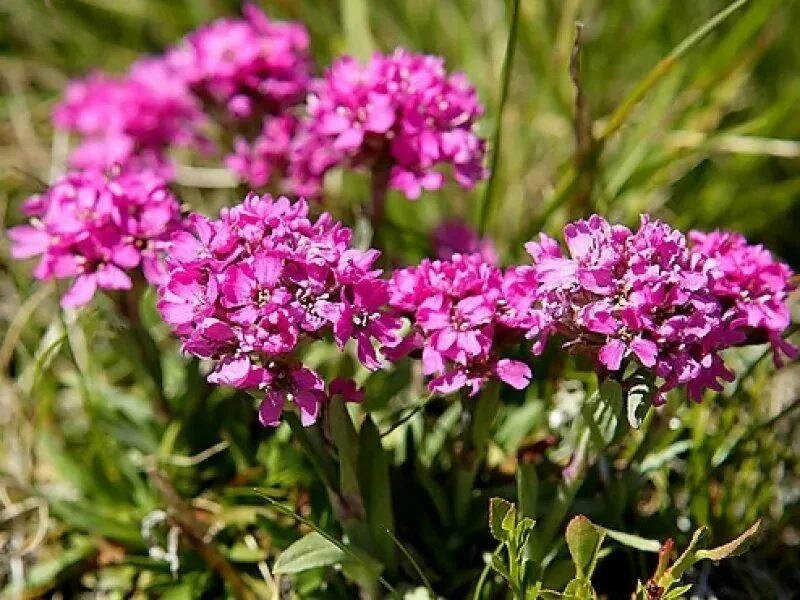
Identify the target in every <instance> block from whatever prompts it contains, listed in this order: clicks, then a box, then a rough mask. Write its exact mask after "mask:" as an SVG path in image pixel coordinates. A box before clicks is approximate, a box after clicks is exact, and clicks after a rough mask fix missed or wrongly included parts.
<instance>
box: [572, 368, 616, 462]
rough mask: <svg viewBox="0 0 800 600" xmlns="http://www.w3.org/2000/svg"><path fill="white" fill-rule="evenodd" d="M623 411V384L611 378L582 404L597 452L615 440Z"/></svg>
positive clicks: (582, 410) (584, 416)
mask: <svg viewBox="0 0 800 600" xmlns="http://www.w3.org/2000/svg"><path fill="white" fill-rule="evenodd" d="M621 413H622V386H621V385H620V384H619V383H618V382H616V381H614V380H611V379H609V380H606V381H605V382H603V385H601V386H600V389H599V390H598V391H597V393H595V394H592V396H590V397H589V398H588V399H587V400H586V401H585V402H584V403H583V405H582V406H581V414H582V415H583V418H584V420H585V421H586V425H587V426H588V428H589V432H590V435H591V440H592V445H593V446H594V450H595V451H596V452H599V451H602V450H604V449H605V448H606V447H607V446H608V445H609V444H610V443H611V442H612V441H613V440H614V436H615V435H616V433H617V426H618V425H619V417H620V414H621Z"/></svg>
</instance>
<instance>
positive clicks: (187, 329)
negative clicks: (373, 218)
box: [158, 194, 402, 425]
mask: <svg viewBox="0 0 800 600" xmlns="http://www.w3.org/2000/svg"><path fill="white" fill-rule="evenodd" d="M351 237H352V236H351V232H350V230H349V229H347V228H346V227H343V226H342V224H341V223H338V222H336V221H334V220H333V219H332V218H331V216H330V215H328V214H323V215H321V216H320V217H319V218H318V219H317V220H316V221H312V220H311V219H309V217H308V204H307V203H306V202H305V201H303V200H300V201H297V202H295V203H292V202H290V201H289V200H287V199H286V198H279V199H277V200H273V199H272V198H271V197H270V196H261V197H259V196H258V195H256V194H250V195H248V196H247V197H246V198H245V200H244V202H243V203H242V204H239V205H237V206H234V207H231V208H225V209H223V210H222V211H221V212H220V216H219V219H214V220H212V219H207V218H205V217H202V216H200V215H193V216H192V217H191V218H190V228H189V231H182V232H178V233H176V234H175V236H174V237H173V240H172V244H171V248H170V252H169V255H168V260H167V268H168V272H169V277H168V279H167V280H166V282H165V283H164V284H163V285H162V286H161V287H160V288H159V302H158V307H159V309H160V311H161V313H162V315H163V316H164V319H165V320H166V321H167V323H169V324H170V325H171V326H172V328H173V330H174V331H175V333H176V334H177V335H178V336H179V337H180V338H181V340H182V342H183V348H184V349H185V350H186V351H187V352H190V353H192V354H195V355H197V356H200V357H203V358H210V359H214V360H216V361H217V365H216V367H215V369H214V371H213V372H212V373H211V375H210V376H209V381H212V382H214V383H220V384H224V385H230V386H233V387H236V388H240V389H254V390H263V391H264V392H265V397H264V401H263V402H262V404H261V408H260V410H259V414H260V416H261V421H262V423H264V424H265V425H277V424H278V423H279V422H280V415H281V411H282V410H283V407H284V405H285V404H286V402H287V401H288V402H290V403H291V404H292V405H294V406H295V407H296V408H297V409H298V410H299V412H300V415H301V420H302V421H303V423H304V424H305V425H308V424H310V423H313V422H314V421H315V420H316V418H317V415H318V413H319V408H320V405H321V403H322V402H324V401H325V400H326V399H327V397H328V395H327V394H328V392H326V391H325V385H324V382H323V381H322V380H321V378H320V377H319V376H318V375H317V374H316V373H314V372H313V371H311V370H309V369H308V368H306V367H303V366H302V365H301V364H300V362H299V359H298V356H297V353H298V350H299V349H300V347H301V346H304V345H306V344H308V343H310V342H313V341H314V340H318V339H321V338H323V337H325V336H328V335H330V336H331V337H332V338H333V339H334V340H335V341H336V343H337V344H338V345H339V346H340V347H344V345H345V344H346V343H347V341H348V340H351V339H352V340H354V342H355V345H356V350H357V355H358V358H359V360H361V362H362V363H363V364H364V365H365V366H366V367H367V368H370V369H376V368H378V367H380V365H381V363H380V360H379V358H378V353H377V349H376V345H378V346H380V345H388V346H394V345H396V344H397V342H398V334H397V330H398V329H399V328H400V326H401V325H402V323H401V321H400V320H399V319H398V318H397V317H396V316H394V315H393V314H392V313H391V312H390V311H389V310H388V309H387V306H386V305H387V303H388V299H389V294H388V291H387V288H386V286H387V284H386V282H385V281H383V280H382V279H380V274H381V272H380V271H379V270H375V269H374V268H373V265H374V262H375V260H376V259H377V257H378V253H377V252H375V251H371V250H370V251H360V250H356V249H354V248H352V245H351ZM330 393H331V394H340V395H342V396H343V398H344V399H345V400H347V401H357V400H359V399H360V397H361V393H360V392H359V391H358V390H357V389H356V388H355V386H354V385H353V384H352V382H349V383H348V382H346V381H335V382H333V383H332V384H331V386H330Z"/></svg>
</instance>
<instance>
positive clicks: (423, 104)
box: [290, 50, 486, 200]
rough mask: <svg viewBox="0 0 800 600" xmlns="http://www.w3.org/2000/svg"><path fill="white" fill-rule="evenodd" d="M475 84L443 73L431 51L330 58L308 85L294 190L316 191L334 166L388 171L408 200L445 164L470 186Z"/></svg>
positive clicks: (477, 163) (438, 177)
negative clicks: (331, 61)
mask: <svg viewBox="0 0 800 600" xmlns="http://www.w3.org/2000/svg"><path fill="white" fill-rule="evenodd" d="M482 110H483V109H482V107H481V105H480V103H479V102H478V98H477V95H476V93H475V90H474V88H473V87H472V86H471V85H470V84H469V82H468V81H467V80H466V78H465V77H464V76H463V75H461V74H452V75H448V74H447V72H446V70H445V67H444V61H443V60H442V59H441V58H438V57H435V56H424V55H419V54H412V53H410V52H407V51H405V50H397V51H396V52H394V53H393V54H391V55H388V56H386V55H382V54H376V55H375V56H373V58H372V60H370V61H369V63H367V65H365V66H362V65H360V64H358V62H357V61H356V60H355V59H353V58H350V57H345V58H342V59H339V60H337V61H336V62H335V63H334V64H333V65H332V66H331V67H330V69H328V71H327V72H326V73H325V76H324V77H323V78H322V79H320V80H317V81H316V82H314V83H313V84H312V87H311V93H310V95H309V98H308V102H307V113H308V114H307V116H306V118H305V119H304V121H303V124H302V127H301V132H300V134H299V135H298V140H297V143H296V144H295V148H294V152H293V155H292V162H291V166H290V175H291V181H290V185H291V186H292V187H293V191H294V192H295V193H299V194H306V195H319V194H320V193H321V190H322V181H323V178H324V176H325V173H326V172H327V171H329V170H330V169H332V168H334V167H341V166H346V167H350V168H356V169H358V168H366V169H371V168H373V167H375V166H376V165H378V166H380V167H381V168H387V169H389V186H390V187H392V188H394V189H397V190H400V191H401V192H403V194H405V196H406V197H408V198H409V199H412V200H413V199H416V198H419V196H420V194H421V193H422V190H423V189H425V190H436V189H439V188H441V187H442V185H443V184H444V175H443V173H442V172H440V171H438V170H437V169H438V168H439V167H440V166H445V165H449V166H450V167H451V171H452V173H453V177H454V178H455V180H456V181H457V182H458V183H459V185H461V186H462V187H465V188H471V187H472V186H473V185H474V184H475V182H476V181H478V180H480V179H482V178H483V177H484V176H485V175H486V169H485V168H484V166H483V158H484V153H485V142H484V140H482V139H481V138H480V137H478V136H477V134H476V133H475V132H474V131H473V129H474V124H475V121H476V119H477V118H478V117H479V116H480V114H481V113H482Z"/></svg>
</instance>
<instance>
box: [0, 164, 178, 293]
mask: <svg viewBox="0 0 800 600" xmlns="http://www.w3.org/2000/svg"><path fill="white" fill-rule="evenodd" d="M23 210H24V212H25V213H26V214H27V215H28V216H29V217H31V221H30V224H28V225H20V226H18V227H15V228H13V229H11V230H9V232H8V235H9V237H10V238H11V242H12V246H11V253H12V255H13V256H14V257H15V258H19V259H22V258H30V257H33V256H40V255H41V260H40V261H39V264H38V265H37V267H36V269H35V270H34V276H35V277H37V278H38V279H43V280H49V279H62V278H74V280H75V281H74V283H73V284H72V287H71V288H70V289H69V290H68V291H67V292H66V294H65V295H64V296H63V298H62V299H61V304H62V305H63V306H65V307H77V306H81V305H83V304H85V303H87V302H88V301H89V300H91V298H92V296H93V295H94V293H95V291H96V290H97V289H98V288H102V289H111V290H114V289H122V290H125V289H130V288H131V286H132V281H131V277H130V275H129V274H128V271H129V270H131V269H133V268H137V267H141V269H142V271H143V272H144V275H145V277H146V278H147V279H148V280H149V281H150V282H151V283H154V284H155V283H159V282H160V281H161V280H162V278H163V275H164V271H163V264H162V255H163V251H164V248H165V246H166V244H167V240H168V237H169V236H170V235H171V233H172V232H173V231H175V230H176V229H178V228H179V227H180V226H181V216H180V204H179V203H178V201H177V199H176V198H175V196H174V195H173V194H172V193H171V192H170V191H169V189H167V187H166V185H165V183H164V181H163V180H162V179H160V178H159V177H157V176H155V175H153V174H152V173H149V172H142V173H136V172H123V173H110V174H109V173H104V172H101V171H96V170H87V171H81V172H76V173H71V174H69V175H66V176H64V177H62V178H60V179H58V180H56V182H55V183H54V184H53V185H52V186H51V187H50V188H48V189H47V190H46V191H45V192H44V193H43V194H41V195H37V196H33V197H31V198H30V199H28V201H27V202H26V203H25V205H24V208H23Z"/></svg>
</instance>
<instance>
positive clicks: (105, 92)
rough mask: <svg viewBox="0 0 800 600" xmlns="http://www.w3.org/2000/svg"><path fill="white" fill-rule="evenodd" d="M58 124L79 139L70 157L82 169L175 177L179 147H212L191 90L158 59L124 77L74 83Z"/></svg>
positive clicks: (57, 115) (61, 106) (57, 114)
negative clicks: (170, 156)
mask: <svg viewBox="0 0 800 600" xmlns="http://www.w3.org/2000/svg"><path fill="white" fill-rule="evenodd" d="M53 121H54V123H55V125H56V126H57V127H59V128H60V129H63V130H66V131H71V132H75V133H77V134H78V135H79V136H81V143H80V144H79V145H78V146H77V148H75V149H74V150H73V152H72V154H71V155H70V163H71V164H72V165H73V166H74V167H77V168H84V169H85V168H97V169H104V168H109V167H111V166H113V165H115V164H123V165H125V166H126V167H129V168H131V167H133V168H137V169H141V168H151V169H153V168H155V169H159V170H160V171H161V174H162V175H164V176H166V175H168V174H169V167H168V160H167V151H168V149H169V147H170V146H173V145H179V146H180V145H182V146H188V145H194V146H198V147H201V148H205V147H207V145H208V144H207V142H206V140H205V139H204V138H203V137H202V136H201V135H200V133H199V127H200V126H201V125H202V124H203V122H204V117H203V115H202V113H201V112H200V110H199V107H198V105H197V103H196V101H195V99H194V98H193V97H192V96H191V94H190V93H189V91H188V89H187V88H186V87H184V86H182V85H181V83H180V81H176V79H175V77H174V75H173V74H172V73H171V71H170V69H169V67H168V66H167V65H166V63H165V62H164V61H163V60H161V59H158V58H147V59H143V60H140V61H138V62H136V63H134V65H133V66H132V67H131V69H130V71H129V72H128V73H127V74H125V75H123V76H120V77H111V76H109V75H105V74H102V73H94V74H92V75H90V76H88V77H87V78H85V79H82V80H77V81H74V82H72V83H71V84H70V85H69V87H68V88H67V92H66V97H65V98H64V100H63V101H62V102H61V103H60V104H59V105H58V106H57V107H56V109H55V111H54V113H53Z"/></svg>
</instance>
